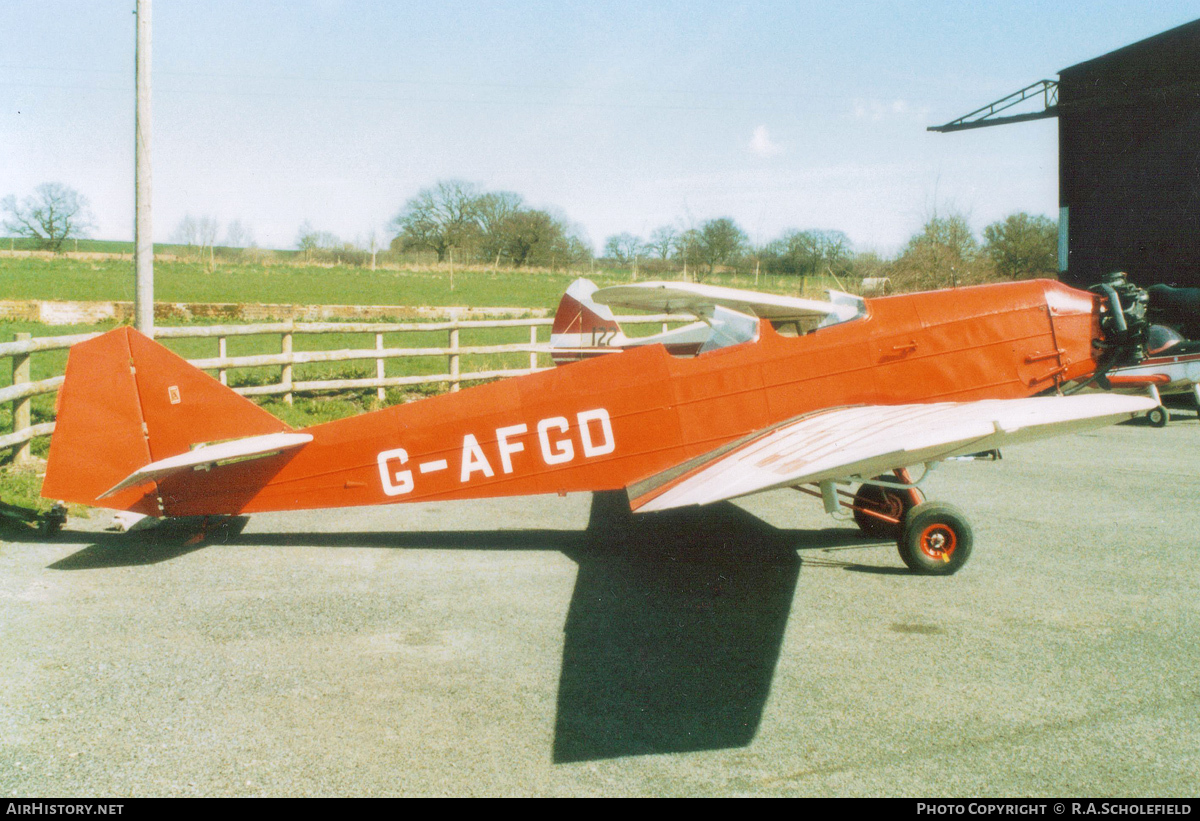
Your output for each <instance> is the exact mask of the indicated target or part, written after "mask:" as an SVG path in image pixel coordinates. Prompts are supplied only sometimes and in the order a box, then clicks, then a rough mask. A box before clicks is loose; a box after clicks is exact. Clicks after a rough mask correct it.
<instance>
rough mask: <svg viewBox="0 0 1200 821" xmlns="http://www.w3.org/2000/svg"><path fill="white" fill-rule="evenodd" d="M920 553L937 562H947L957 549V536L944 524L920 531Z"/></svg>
mask: <svg viewBox="0 0 1200 821" xmlns="http://www.w3.org/2000/svg"><path fill="white" fill-rule="evenodd" d="M920 545H921V552H922V553H924V554H925V555H926V556H928V557H929V558H931V559H933V560H934V561H938V562H949V561H950V557H951V556H953V555H954V549H955V548H956V547H958V536H957V535H956V534H955V533H954V530H953V528H950V527H947V526H946V525H944V524H931V525H929V526H928V527H927V528H925V529H924V530H922V531H921V539H920Z"/></svg>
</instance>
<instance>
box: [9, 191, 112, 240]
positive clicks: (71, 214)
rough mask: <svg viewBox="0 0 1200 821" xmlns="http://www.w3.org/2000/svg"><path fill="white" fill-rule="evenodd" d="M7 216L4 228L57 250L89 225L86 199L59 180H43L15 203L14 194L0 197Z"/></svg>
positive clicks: (89, 217) (12, 233)
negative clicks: (28, 194) (43, 181)
mask: <svg viewBox="0 0 1200 821" xmlns="http://www.w3.org/2000/svg"><path fill="white" fill-rule="evenodd" d="M0 209H2V210H3V211H4V213H5V214H6V215H7V217H6V219H5V220H4V229H5V230H6V231H8V232H9V234H11V235H14V236H18V237H32V238H34V239H36V240H38V243H39V244H40V245H41V246H42V247H43V248H48V249H50V250H52V251H58V250H60V249H61V248H62V244H63V242H64V241H65V240H68V239H77V238H79V237H83V236H86V235H87V232H88V229H90V228H91V227H92V219H91V213H90V212H89V210H88V201H87V198H86V197H84V196H83V195H82V194H80V193H79V192H78V191H76V190H75V189H74V188H68V187H67V186H65V185H63V184H62V183H57V182H47V183H42V184H41V185H39V186H38V187H37V188H35V189H33V194H32V195H30V196H28V197H26V198H25V199H23V200H21V201H20V202H17V198H16V197H15V196H13V195H11V194H10V195H9V196H7V197H5V198H4V199H3V200H0Z"/></svg>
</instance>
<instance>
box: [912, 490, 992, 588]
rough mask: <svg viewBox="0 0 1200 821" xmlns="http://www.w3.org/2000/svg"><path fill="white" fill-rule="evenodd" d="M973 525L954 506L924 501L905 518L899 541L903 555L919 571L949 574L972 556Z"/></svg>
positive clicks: (957, 569)
mask: <svg viewBox="0 0 1200 821" xmlns="http://www.w3.org/2000/svg"><path fill="white" fill-rule="evenodd" d="M972 541H973V536H972V534H971V525H970V524H969V523H968V522H967V517H966V516H964V515H963V513H962V511H961V510H959V509H958V508H956V507H955V506H954V505H948V504H945V503H944V502H922V503H921V504H919V505H917V506H916V507H914V508H913V509H912V510H910V511H909V512H908V515H907V516H906V517H905V518H904V532H903V533H902V534H901V536H900V538H899V539H898V540H897V542H896V544H897V546H898V547H899V548H900V558H901V559H903V560H904V563H905V564H906V565H908V567H909V569H910V570H912V571H913V572H915V573H922V574H924V575H927V576H949V575H951V574H952V573H957V572H958V571H959V568H961V567H962V566H963V565H964V564H966V563H967V559H968V558H970V556H971V543H972Z"/></svg>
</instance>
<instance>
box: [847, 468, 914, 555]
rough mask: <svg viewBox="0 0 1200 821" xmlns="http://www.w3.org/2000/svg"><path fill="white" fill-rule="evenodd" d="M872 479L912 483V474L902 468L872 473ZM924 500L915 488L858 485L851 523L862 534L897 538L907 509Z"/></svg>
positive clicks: (902, 528) (882, 537) (881, 537)
mask: <svg viewBox="0 0 1200 821" xmlns="http://www.w3.org/2000/svg"><path fill="white" fill-rule="evenodd" d="M875 479H876V480H880V479H883V480H896V481H900V482H903V483H904V484H912V476H910V475H909V473H908V470H907V469H906V468H901V469H899V470H897V471H896V472H895V476H886V475H884V476H876V477H875ZM924 501H925V494H924V493H922V492H921V491H920V490H918V489H917V488H915V487H913V488H897V487H883V486H881V485H861V486H860V487H859V488H858V492H857V493H855V494H854V504H853V505H852V506H851V509H852V510H853V512H854V523H855V524H856V525H858V529H859V530H861V531H862V532H863V535H864V536H869V537H871V538H880V539H898V538H900V535H901V533H902V532H903V531H904V518H905V516H907V515H908V511H910V510H912V509H913V508H914V507H916V506H917V505H919V504H921V503H922V502H924Z"/></svg>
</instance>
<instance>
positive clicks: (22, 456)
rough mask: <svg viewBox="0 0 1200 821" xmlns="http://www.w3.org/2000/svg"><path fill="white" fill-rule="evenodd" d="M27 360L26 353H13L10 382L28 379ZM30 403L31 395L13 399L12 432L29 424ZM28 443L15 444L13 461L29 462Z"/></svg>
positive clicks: (26, 336)
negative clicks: (15, 450)
mask: <svg viewBox="0 0 1200 821" xmlns="http://www.w3.org/2000/svg"><path fill="white" fill-rule="evenodd" d="M31 337H32V334H28V333H17V334H14V335H13V338H14V339H15V340H17V341H18V342H20V341H22V340H26V339H30V338H31ZM29 360H30V355H29V354H27V353H24V354H14V355H13V360H12V383H13V384H14V385H18V384H21V383H23V382H28V381H29ZM31 403H32V397H29V396H26V397H25V398H24V399H14V400H13V407H12V417H13V433H16V432H18V431H22V430H25V429H26V428H28V427H29V425H30V423H31V421H32V420H31V418H30V407H31ZM30 444H31V443H30V442H29V441H25V442H22V443H21V444H20V445H18V446H17V452H16V455H15V456H14V457H13V461H14V462H15V463H16V464H18V465H26V464H29V462H30V461H31V460H32V458H33V456H32V452H31V451H30Z"/></svg>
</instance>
